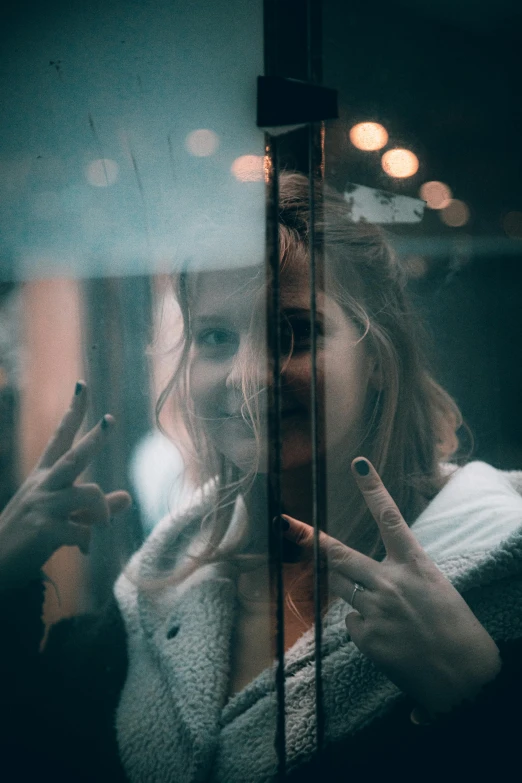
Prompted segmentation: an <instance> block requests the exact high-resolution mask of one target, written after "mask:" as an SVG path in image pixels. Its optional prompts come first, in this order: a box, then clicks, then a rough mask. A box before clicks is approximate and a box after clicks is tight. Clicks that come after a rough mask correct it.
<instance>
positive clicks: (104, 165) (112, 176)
mask: <svg viewBox="0 0 522 783" xmlns="http://www.w3.org/2000/svg"><path fill="white" fill-rule="evenodd" d="M85 176H86V177H87V182H88V183H89V185H94V187H95V188H106V187H107V186H108V185H114V183H115V182H116V180H117V179H118V164H117V163H116V161H115V160H109V158H99V159H98V160H93V161H92V163H89V165H88V166H87V168H86V169H85Z"/></svg>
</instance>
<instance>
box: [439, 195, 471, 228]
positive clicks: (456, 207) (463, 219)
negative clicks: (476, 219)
mask: <svg viewBox="0 0 522 783" xmlns="http://www.w3.org/2000/svg"><path fill="white" fill-rule="evenodd" d="M440 219H441V220H442V222H443V223H445V224H446V225H447V226H451V227H452V228H459V227H460V226H465V225H466V223H467V222H468V220H469V207H468V205H467V204H465V203H464V201H460V200H459V199H458V198H453V199H451V201H450V203H449V204H448V205H447V206H446V207H444V209H441V211H440Z"/></svg>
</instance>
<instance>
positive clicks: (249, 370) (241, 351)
mask: <svg viewBox="0 0 522 783" xmlns="http://www.w3.org/2000/svg"><path fill="white" fill-rule="evenodd" d="M271 377H272V371H271V369H270V368H269V362H268V357H267V353H266V346H264V345H262V344H261V341H257V340H252V339H251V338H250V337H246V338H242V339H241V340H240V343H239V347H238V350H237V351H236V353H235V354H234V356H233V358H232V360H231V364H230V367H229V370H228V374H227V377H226V387H227V389H229V390H234V389H235V390H238V391H239V390H242V389H243V388H244V387H245V385H246V387H251V388H252V389H253V390H254V392H255V390H259V391H260V390H261V389H264V388H266V387H267V386H268V385H269V384H270V383H271Z"/></svg>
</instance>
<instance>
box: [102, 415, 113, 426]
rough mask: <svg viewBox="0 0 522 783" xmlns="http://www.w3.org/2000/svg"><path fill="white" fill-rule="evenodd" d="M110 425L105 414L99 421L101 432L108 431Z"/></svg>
mask: <svg viewBox="0 0 522 783" xmlns="http://www.w3.org/2000/svg"><path fill="white" fill-rule="evenodd" d="M110 423H111V422H110V419H109V417H108V416H107V414H105V416H104V417H103V418H102V420H101V428H102V430H106V429H108V428H109V424H110Z"/></svg>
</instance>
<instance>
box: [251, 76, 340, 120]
mask: <svg viewBox="0 0 522 783" xmlns="http://www.w3.org/2000/svg"><path fill="white" fill-rule="evenodd" d="M338 116H339V112H338V108H337V90H333V89H331V88H330V87H323V86H322V85H320V84H313V83H312V82H303V81H300V80H299V79H287V78H285V77H282V76H258V77H257V125H258V127H259V128H276V127H281V126H283V125H302V124H303V123H306V122H320V121H321V120H333V119H337V117H338Z"/></svg>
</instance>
